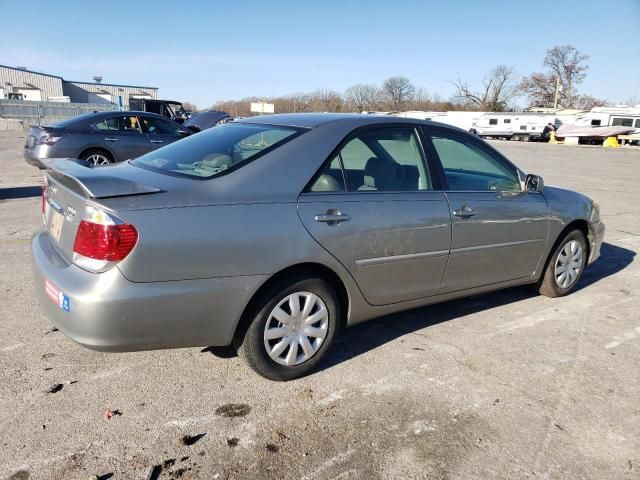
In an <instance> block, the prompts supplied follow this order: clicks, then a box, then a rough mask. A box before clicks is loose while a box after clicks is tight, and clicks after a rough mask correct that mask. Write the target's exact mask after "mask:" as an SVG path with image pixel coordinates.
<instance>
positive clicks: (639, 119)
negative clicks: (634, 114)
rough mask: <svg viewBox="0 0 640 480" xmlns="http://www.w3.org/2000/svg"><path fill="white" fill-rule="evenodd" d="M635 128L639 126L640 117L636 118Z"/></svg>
mask: <svg viewBox="0 0 640 480" xmlns="http://www.w3.org/2000/svg"><path fill="white" fill-rule="evenodd" d="M636 128H640V118H636Z"/></svg>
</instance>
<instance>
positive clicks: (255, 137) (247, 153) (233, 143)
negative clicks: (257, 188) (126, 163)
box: [132, 123, 303, 178]
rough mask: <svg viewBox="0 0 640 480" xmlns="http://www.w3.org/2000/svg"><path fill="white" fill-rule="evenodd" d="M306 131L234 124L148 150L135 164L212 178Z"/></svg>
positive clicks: (167, 171)
mask: <svg viewBox="0 0 640 480" xmlns="http://www.w3.org/2000/svg"><path fill="white" fill-rule="evenodd" d="M302 131H303V130H301V129H298V128H291V127H281V126H277V125H254V124H249V123H230V124H226V125H221V126H219V127H215V128H212V129H210V130H206V131H204V132H202V133H198V134H197V135H193V136H191V137H188V138H185V139H184V140H180V141H178V142H175V143H172V144H170V145H167V146H166V147H164V148H161V149H159V150H155V151H153V152H150V153H147V154H146V155H143V156H142V157H139V158H137V159H136V160H134V161H133V162H132V164H133V165H136V166H138V167H142V168H147V169H150V170H154V171H158V172H161V173H166V174H168V175H171V174H177V175H184V176H189V177H198V178H212V177H215V176H217V175H220V174H222V173H224V172H226V171H228V170H230V169H232V168H236V167H238V166H240V165H242V164H244V163H247V162H248V161H249V160H252V159H255V158H257V157H259V156H260V155H263V154H265V153H267V152H268V151H271V150H273V149H275V148H278V147H279V146H280V145H283V144H284V143H286V142H287V141H289V140H291V139H292V138H293V137H294V136H296V135H298V134H299V133H302Z"/></svg>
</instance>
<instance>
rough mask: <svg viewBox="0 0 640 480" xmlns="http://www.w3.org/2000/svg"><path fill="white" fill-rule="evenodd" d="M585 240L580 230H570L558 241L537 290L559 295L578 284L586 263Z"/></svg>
mask: <svg viewBox="0 0 640 480" xmlns="http://www.w3.org/2000/svg"><path fill="white" fill-rule="evenodd" d="M588 253H589V252H588V250H587V241H586V239H585V237H584V233H582V232H581V231H580V230H572V231H571V232H569V233H568V234H567V235H566V236H565V237H564V238H563V239H562V240H561V241H560V242H559V243H558V246H557V247H556V249H555V250H554V252H553V253H552V255H551V258H550V259H549V261H548V262H547V268H546V270H545V272H544V275H543V277H542V279H541V280H540V283H539V288H538V290H539V292H540V293H541V294H542V295H546V296H547V297H561V296H563V295H567V294H568V293H570V292H571V291H572V290H573V289H574V288H575V286H576V285H577V284H578V281H579V280H580V277H581V276H582V272H583V271H584V268H585V266H586V264H587V256H588Z"/></svg>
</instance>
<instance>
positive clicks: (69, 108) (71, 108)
mask: <svg viewBox="0 0 640 480" xmlns="http://www.w3.org/2000/svg"><path fill="white" fill-rule="evenodd" d="M117 109H118V106H117V105H115V104H109V103H62V102H31V101H26V100H0V118H6V119H13V120H18V121H20V122H21V123H22V125H23V127H24V128H27V127H28V126H30V125H37V126H41V125H48V124H52V123H56V122H60V121H62V120H66V119H67V118H71V117H75V116H77V115H81V114H83V113H89V112H108V111H112V110H117Z"/></svg>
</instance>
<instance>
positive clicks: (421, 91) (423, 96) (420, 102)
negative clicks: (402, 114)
mask: <svg viewBox="0 0 640 480" xmlns="http://www.w3.org/2000/svg"><path fill="white" fill-rule="evenodd" d="M432 105H433V102H432V101H431V97H430V96H429V92H427V90H426V89H425V88H422V87H418V88H416V93H415V95H414V96H413V101H412V102H411V105H410V106H411V108H412V109H414V110H430V109H431V108H432Z"/></svg>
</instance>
